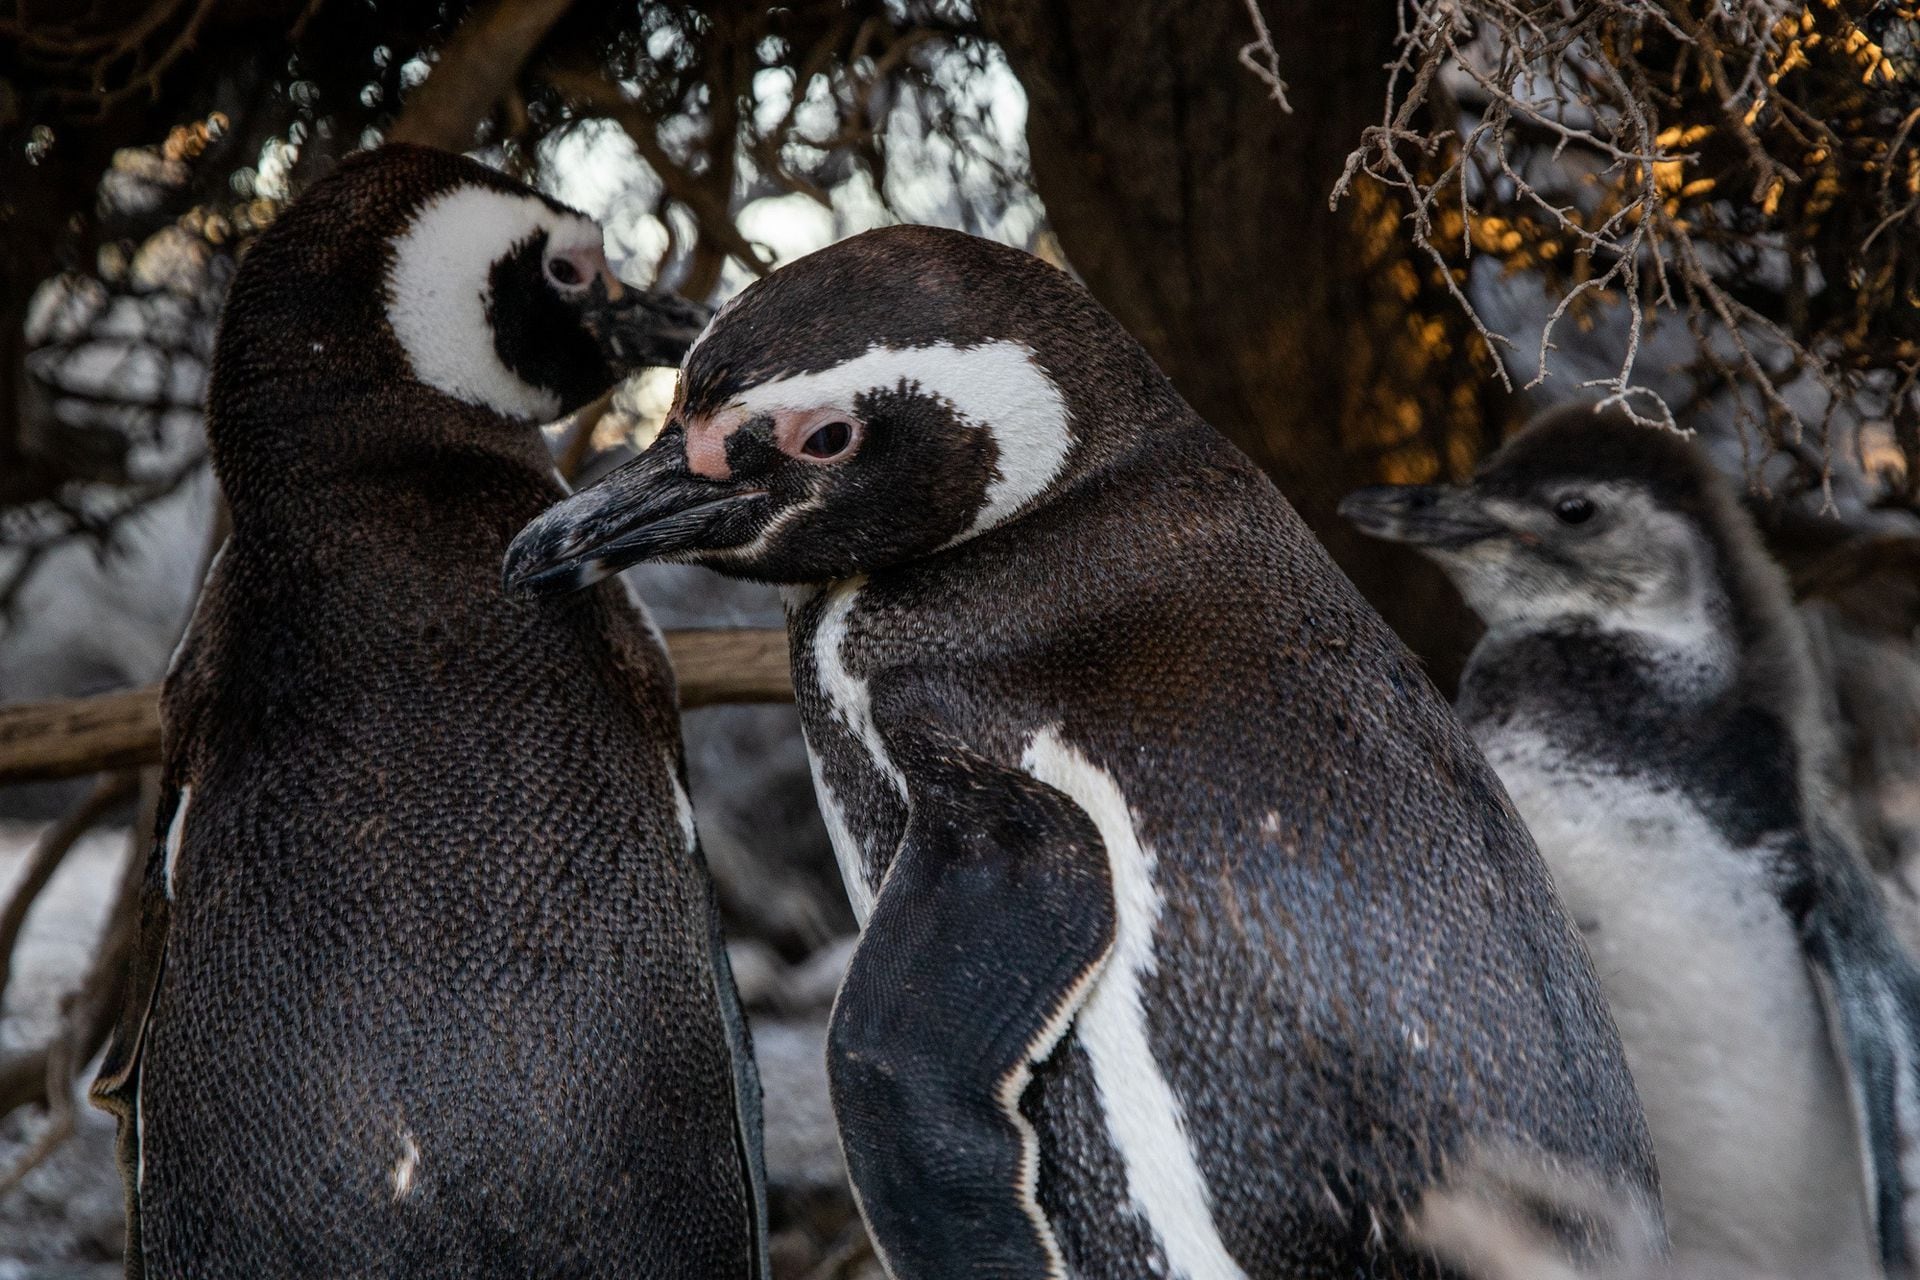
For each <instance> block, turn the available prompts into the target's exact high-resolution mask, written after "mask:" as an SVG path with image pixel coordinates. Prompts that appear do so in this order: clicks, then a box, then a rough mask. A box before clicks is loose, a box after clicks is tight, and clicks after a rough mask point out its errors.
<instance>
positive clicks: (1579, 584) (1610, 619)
mask: <svg viewBox="0 0 1920 1280" xmlns="http://www.w3.org/2000/svg"><path fill="white" fill-rule="evenodd" d="M1342 510H1343V512H1344V513H1345V514H1346V515H1347V517H1348V518H1349V519H1351V520H1352V521H1353V522H1354V523H1355V524H1357V525H1358V526H1359V527H1360V528H1362V529H1364V530H1366V531H1367V532H1369V533H1372V534H1374V535H1375V536H1378V537H1382V538H1388V539H1392V540H1394V541H1399V542H1405V543H1410V544H1412V545H1414V546H1417V547H1419V548H1421V549H1422V550H1423V551H1425V552H1426V553H1427V554H1428V555H1429V556H1430V557H1431V558H1432V559H1433V560H1435V561H1436V562H1437V563H1438V564H1440V566H1441V567H1442V568H1444V569H1445V570H1446V572H1447V573H1448V574H1449V576H1450V577H1451V578H1452V579H1453V581H1454V582H1455V584H1456V585H1458V587H1459V588H1460V591H1461V593H1462V594H1463V595H1464V596H1465V597H1466V599H1467V602H1468V603H1469V604H1470V605H1471V606H1472V607H1473V608H1474V610H1475V611H1476V612H1478V613H1479V615H1480V616H1481V618H1483V619H1484V620H1485V621H1486V624H1487V633H1486V635H1485V637H1484V638H1483V639H1482V640H1481V641H1480V643H1479V645H1478V647H1477V648H1476V649H1475V650H1474V652H1473V654H1472V656H1471V658H1470V659H1469V662H1468V666H1467V670H1466V672H1465V674H1464V675H1463V677H1462V681H1461V688H1460V696H1459V710H1460V713H1461V715H1462V717H1463V718H1464V719H1465V720H1466V721H1467V724H1468V725H1469V727H1470V728H1471V729H1472V730H1473V733H1474V736H1475V737H1476V738H1477V739H1478V741H1479V743H1480V745H1481V747H1482V749H1483V750H1484V751H1485V752H1486V753H1487V757H1488V759H1489V760H1491V761H1492V762H1493V765H1494V767H1495V769H1496V770H1498V771H1499V774H1500V777H1501V779H1502V781H1504V782H1505V783H1506V786H1507V790H1508V792H1509V793H1510V794H1511V795H1512V797H1513V799H1514V802H1515V803H1516V804H1517V805H1518V806H1519V808H1520V812H1521V814H1522V815H1523V816H1524V817H1525V818H1526V819H1527V822H1528V825H1529V826H1530V827H1531V828H1532V830H1533V834H1534V837H1535V839H1536V840H1537V841H1538V843H1539V845H1540V849H1541V852H1542V853H1544V854H1545V855H1546V858H1547V862H1548V864H1549V865H1550V866H1551V867H1552V869H1553V875H1554V880H1555V884H1556V886H1557V887H1558V889H1559V891H1560V893H1561V895H1562V897H1563V898H1564V899H1565V900H1566V902H1567V905H1568V907H1569V908H1570V909H1571V911H1572V912H1573V915H1574V918H1575V919H1576V920H1577V921H1578V922H1580V924H1581V926H1582V928H1583V929H1584V931H1585V932H1586V937H1587V944H1588V946H1589V947H1590V948H1591V950H1592V952H1593V956H1594V961H1595V963H1596V965H1597V967H1598V968H1599V970H1600V973H1601V975H1602V978H1603V980H1604V982H1605V984H1606V988H1607V994H1608V997H1609V1001H1610V1003H1611V1005H1612V1008H1613V1013H1614V1018H1615V1021H1616V1022H1617V1023H1618V1024H1619V1026H1620V1030H1621V1034H1622V1036H1623V1037H1624V1039H1625V1041H1626V1045H1627V1054H1628V1058H1629V1060H1630V1061H1631V1062H1632V1064H1633V1069H1634V1079H1635V1082H1636V1083H1637V1084H1638V1085H1639V1088H1640V1094H1641V1098H1642V1099H1643V1101H1644V1102H1645V1104H1646V1108H1647V1115H1648V1120H1649V1122H1650V1123H1651V1124H1652V1126H1653V1136H1654V1143H1655V1146H1656V1149H1657V1151H1658V1153H1659V1157H1660V1169H1661V1180H1662V1183H1663V1185H1664V1188H1665V1193H1666V1207H1667V1215H1668V1222H1669V1225H1670V1227H1671V1229H1672V1235H1673V1241H1674V1245H1675V1249H1676V1252H1677V1254H1678V1256H1680V1257H1681V1258H1683V1259H1684V1258H1687V1257H1689V1256H1692V1257H1699V1258H1705V1259H1710V1260H1712V1259H1717V1260H1724V1261H1727V1262H1731V1263H1734V1264H1738V1265H1743V1266H1746V1267H1749V1268H1752V1269H1755V1270H1770V1269H1771V1270H1779V1271H1784V1272H1785V1273H1786V1274H1791V1275H1821V1276H1857V1275H1865V1274H1869V1273H1870V1272H1871V1270H1872V1268H1873V1266H1874V1264H1875V1260H1876V1256H1877V1260H1878V1262H1879V1263H1880V1265H1882V1266H1884V1267H1885V1268H1886V1270H1887V1271H1888V1272H1889V1273H1890V1274H1895V1275H1909V1274H1911V1273H1912V1268H1913V1265H1914V1252H1913V1249H1914V1246H1913V1235H1912V1231H1913V1218H1914V1212H1915V1211H1914V1199H1915V1197H1914V1193H1913V1188H1914V1186H1915V1183H1914V1178H1915V1174H1916V1172H1920V1170H1916V1169H1915V1168H1914V1167H1913V1166H1912V1164H1911V1159H1912V1157H1911V1156H1904V1157H1903V1152H1904V1151H1905V1150H1906V1149H1907V1148H1908V1146H1909V1144H1910V1143H1912V1142H1913V1141H1914V1139H1915V1137H1916V1136H1920V977H1917V976H1916V974H1915V971H1914V968H1913V966H1912V964H1911V963H1910V962H1909V961H1908V959H1907V957H1906V956H1905V954H1904V952H1903V951H1902V949H1901V948H1900V947H1899V946H1898V945H1897V943H1896V942H1895V941H1894V938H1893V935H1892V934H1891V932H1890V929H1889V925H1888V921H1887V918H1886V914H1885V909H1884V906H1883V902H1882V900H1881V898H1880V896H1879V894H1878V891H1877V889H1876V886H1875V884H1874V882H1873V880H1872V877H1871V874H1870V872H1869V871H1868V869H1867V867H1866V865H1865V863H1864V861H1863V860H1862V858H1861V857H1860V855H1859V852H1858V849H1857V847H1856V844H1855V842H1854V840H1853V839H1852V838H1851V835H1850V833H1849V832H1848V831H1847V829H1846V828H1845V826H1844V824H1843V823H1842V822H1840V820H1839V819H1838V818H1837V816H1835V815H1836V813H1837V810H1836V809H1835V808H1834V806H1833V805H1832V804H1831V802H1830V800H1829V798H1828V796H1827V795H1826V794H1825V787H1824V783H1823V779H1825V778H1827V777H1829V776H1830V773H1829V770H1828V764H1827V755H1828V752H1829V751H1830V744H1829V743H1828V741H1827V737H1828V734H1827V729H1826V726H1825V723H1824V721H1823V718H1822V715H1821V710H1822V707H1823V705H1824V704H1823V701H1822V699H1821V697H1820V695H1819V692H1818V682H1817V679H1816V676H1815V673H1814V670H1813V667H1812V665H1811V659H1810V657H1809V653H1808V646H1807V642H1806V636H1805V633H1804V631H1803V630H1802V629H1801V626H1800V622H1799V620H1798V618H1797V616H1796V615H1795V613H1794V610H1793V607H1792V604H1791V601H1790V598H1789V596H1788V592H1787V588H1786V584H1785V581H1784V578H1783V576H1782V575H1781V573H1780V571H1779V569H1778V568H1777V567H1776V566H1775V565H1774V564H1773V563H1772V562H1771V561H1769V560H1768V559H1767V557H1766V556H1765V554H1764V553H1763V552H1762V551H1761V549H1760V544H1759V540H1758V537H1757V534H1756V532H1755V530H1754V529H1753V526H1752V523H1751V520H1750V518H1749V517H1748V516H1747V514H1746V513H1745V512H1744V511H1743V510H1742V509H1741V508H1740V506H1739V504H1738V503H1737V501H1736V500H1735V498H1734V495H1733V494H1732V492H1731V489H1730V486H1729V485H1728V484H1727V483H1726V482H1725V481H1724V480H1723V479H1722V478H1721V477H1720V476H1719V475H1718V474H1717V473H1716V472H1715V471H1714V470H1713V468H1712V466H1711V465H1710V464H1709V463H1708V462H1707V460H1706V458H1705V457H1704V456H1703V455H1702V454H1701V453H1700V451H1699V450H1698V449H1696V448H1695V447H1694V446H1693V445H1692V444H1690V443H1689V442H1687V441H1686V440H1685V439H1683V438H1682V437H1680V436H1678V435H1674V434H1671V433H1667V432H1661V431H1657V430H1653V429H1649V428H1644V427H1640V426H1637V425H1635V424H1634V423H1632V422H1631V421H1630V420H1627V419H1626V418H1625V417H1624V415H1617V414H1608V413H1595V412H1594V411H1593V410H1592V409H1590V408H1588V407H1586V406H1574V407H1571V408H1567V409H1564V410H1560V411H1557V412H1554V413H1552V414H1549V415H1547V416H1546V417H1545V418H1543V419H1542V420H1540V421H1539V422H1538V423H1537V424H1535V425H1533V426H1531V427H1529V428H1528V429H1527V430H1526V431H1525V432H1523V433H1522V434H1521V435H1519V436H1518V437H1516V438H1515V439H1514V440H1512V441H1510V442H1509V443H1508V444H1507V445H1506V446H1505V447H1504V448H1503V449H1501V450H1500V451H1499V452H1498V453H1496V454H1495V455H1494V456H1493V458H1492V459H1490V460H1489V461H1488V462H1487V464H1486V465H1485V467H1484V468H1482V470H1481V471H1480V472H1479V474H1478V475H1477V476H1475V478H1474V480H1473V483H1472V484H1471V485H1469V486H1466V487H1465V488H1453V487H1449V486H1444V485H1434V486H1412V487H1398V488H1395V487H1388V488H1378V489H1368V490H1362V491H1361V492H1359V493H1356V494H1354V495H1352V496H1351V497H1349V498H1348V499H1347V501H1346V502H1345V504H1344V505H1343V507H1342ZM1856 1119H1857V1121H1858V1124H1857V1126H1856V1123H1855V1122H1856ZM1863 1167H1864V1169H1865V1170H1866V1177H1865V1180H1864V1181H1863V1178H1862V1169H1863Z"/></svg>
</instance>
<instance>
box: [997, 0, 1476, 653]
mask: <svg viewBox="0 0 1920 1280" xmlns="http://www.w3.org/2000/svg"><path fill="white" fill-rule="evenodd" d="M981 9H982V18H983V20H984V22H985V25H986V27H987V30H988V32H989V34H990V35H992V36H993V38H994V39H996V40H997V41H998V42H999V43H1000V45H1001V46H1002V48H1003V49H1004V50H1005V51H1006V54H1007V57H1008V59H1009V62H1010V63H1011V65H1012V68H1013V70H1014V73H1015V74H1016V75H1017V76H1018V77H1019V79H1020V81H1021V83H1022V84H1023V86H1024V87H1025V89H1026V93H1027V98H1028V102H1029V109H1028V117H1027V138H1028V143H1029V147H1030V150H1031V154H1032V164H1033V172H1034V179H1035V184H1036V186H1037V188H1038V190H1039V194H1040V196H1041V198H1042V199H1043V200H1044V201H1045V202H1046V207H1047V212H1048V216H1049V218H1050V220H1051V222H1052V225H1053V228H1054V230H1055V233H1056V234H1057V235H1058V237H1059V240H1060V245H1061V248H1062V250H1063V251H1064V252H1065V254H1066V256H1067V258H1068V260H1069V261H1070V262H1071V264H1072V266H1073V267H1074V269H1075V270H1076V271H1077V272H1079V274H1080V275H1081V277H1082V278H1083V279H1084V280H1085V281H1086V282H1087V284H1088V286H1089V287H1090V288H1091V289H1092V290H1093V292H1094V294H1095V295H1096V296H1097V297H1099V298H1100V300H1101V301H1102V302H1103V303H1105V304H1106V306H1107V307H1108V308H1110V309H1111V310H1112V311H1113V312H1114V314H1115V315H1116V316H1118V317H1119V319H1120V320H1121V322H1122V323H1123V324H1125V325H1126V326H1127V328H1128V329H1130V330H1131V331H1132V332H1133V333H1134V334H1135V335H1136V336H1137V337H1139V339H1140V340H1141V341H1142V342H1143V343H1144V344H1145V345H1146V347H1147V349H1148V350H1149V351H1150V352H1151V353H1152V354H1153V357H1154V358H1155V360H1157V361H1158V362H1159V364H1160V366H1161V368H1163V369H1165V370H1166V371H1167V373H1168V374H1169V376H1171V377H1172V379H1173V381H1174V383H1175V384H1176V385H1177V386H1178V387H1179V389H1180V391H1181V393H1182V394H1183V395H1184V396H1186V398H1187V400H1188V401H1189V402H1190V403H1191V404H1192V405H1193V406H1194V408H1195V409H1197V410H1198V411H1199V412H1200V414H1201V415H1202V416H1203V417H1205V418H1206V419H1207V420H1208V421H1210V422H1212V423H1213V424H1214V425H1215V426H1216V427H1218V428H1219V429H1220V430H1222V431H1224V432H1225V433H1226V434H1227V435H1228V436H1230V437H1231V438H1232V439H1233V440H1235V441H1236V442H1237V443H1238V444H1240V446H1241V447H1242V448H1244V449H1246V450H1247V452H1248V453H1250V454H1251V455H1253V457H1254V458H1256V459H1257V460H1258V461H1259V462H1260V463H1261V464H1262V465H1263V466H1265V467H1266V468H1267V469H1268V470H1269V472H1270V473H1271V474H1272V475H1273V476H1274V477H1275V479H1276V480H1277V481H1278V482H1279V484H1280V487H1281V489H1282V490H1283V491H1284V492H1285V493H1286V494H1287V496H1288V497H1289V498H1290V499H1291V500H1292V501H1293V503H1294V504H1295V506H1296V507H1298V508H1299V510H1300V512H1301V514H1302V515H1303V516H1304V517H1305V518H1306V520H1307V522H1308V523H1309V524H1310V525H1311V526H1312V527H1313V529H1314V531H1315V532H1316V533H1318V534H1319V536H1320V537H1321V539H1322V540H1323V541H1325V542H1326V543H1327V545H1328V547H1329V548H1330V549H1331V550H1332V551H1333V553H1334V556H1335V557H1336V558H1337V559H1338V560H1339V562H1340V563H1341V565H1342V566H1343V567H1344V568H1345V569H1346V571H1347V572H1348V574H1349V575H1351V576H1352V577H1353V579H1354V580H1355V582H1357V583H1358V584H1359V586H1360V587H1361V589H1362V590H1363V591H1365V592H1366V594H1367V595H1368V597H1369V598H1370V599H1371V600H1372V601H1373V602H1374V604H1375V605H1376V606H1378V607H1379V608H1380V609H1381V610H1382V612H1383V613H1385V614H1386V616H1387V618H1388V620H1389V621H1390V622H1392V623H1393V625H1394V626H1395V628H1396V629H1397V630H1398V631H1399V632H1400V634H1401V635H1402V636H1403V637H1405V638H1406V639H1407V640H1408V641H1409V642H1410V643H1411V644H1412V645H1413V647H1414V648H1415V649H1416V650H1418V651H1419V652H1420V653H1421V654H1422V656H1423V657H1424V658H1426V659H1427V661H1428V663H1429V667H1430V670H1432V672H1433V674H1434V675H1435V677H1436V678H1437V679H1439V680H1440V681H1441V682H1442V683H1443V685H1444V684H1450V683H1451V681H1452V679H1453V678H1454V676H1455V674H1456V673H1457V671H1458V667H1459V663H1460V662H1461V660H1462V659H1463V657H1464V654H1465V652H1466V648H1467V646H1468V645H1470V643H1471V640H1472V637H1473V634H1474V630H1473V625H1472V622H1471V619H1470V617H1469V615H1467V613H1466V611H1465V609H1464V607H1463V606H1462V605H1461V604H1460V603H1459V600H1458V598H1457V597H1456V596H1455V595H1454V594H1453V592H1452V590H1451V588H1449V587H1447V586H1446V585H1445V583H1444V581H1443V580H1442V579H1441V577H1440V575H1439V574H1438V573H1437V572H1436V571H1434V570H1433V569H1432V568H1430V567H1429V566H1427V565H1425V564H1424V563H1422V562H1420V561H1419V560H1417V559H1416V558H1414V557H1412V556H1410V555H1408V554H1407V553H1405V552H1404V551H1403V550H1401V549H1399V548H1395V547H1389V546H1386V545H1384V544H1379V543H1374V542H1370V541H1368V540H1365V539H1363V538H1361V537H1359V536H1358V535H1357V534H1355V533H1354V532H1353V531H1352V530H1350V529H1349V528H1347V526H1346V525H1345V524H1344V522H1342V521H1341V520H1340V519H1339V518H1338V517H1337V516H1336V515H1335V512H1334V507H1335V504H1336V503H1337V502H1338V501H1339V499H1340V498H1341V497H1342V496H1343V495H1344V494H1345V493H1347V492H1348V491H1350V490H1351V489H1353V488H1356V487H1358V486H1360V485H1363V484H1368V483H1373V482H1376V481H1379V480H1382V479H1417V478H1423V473H1424V474H1425V475H1428V476H1430V475H1432V474H1434V473H1435V472H1445V471H1457V470H1459V469H1460V468H1462V467H1463V466H1464V465H1466V463H1467V462H1468V461H1469V460H1470V458H1471V455H1472V453H1473V452H1474V451H1475V448H1476V447H1477V440H1478V438H1479V434H1480V430H1481V419H1482V416H1483V414H1484V413H1485V412H1486V411H1487V406H1486V405H1485V404H1484V403H1482V400H1481V397H1482V396H1483V394H1484V392H1483V391H1482V390H1481V389H1480V388H1481V387H1482V386H1484V383H1483V382H1481V381H1480V380H1479V379H1478V377H1476V376H1473V374H1474V371H1473V370H1472V369H1470V368H1468V366H1470V365H1472V364H1473V363H1474V361H1473V359H1472V358H1471V357H1472V356H1473V354H1474V353H1472V352H1471V351H1468V350H1466V349H1464V348H1463V347H1462V346H1460V344H1458V343H1457V341H1456V342H1455V343H1454V346H1453V349H1451V350H1448V349H1447V342H1446V339H1445V338H1444V336H1443V335H1441V334H1440V331H1438V330H1436V329H1435V328H1434V327H1433V322H1430V321H1427V320H1425V319H1423V317H1422V316H1421V315H1420V314H1419V313H1418V308H1417V306H1411V305H1408V304H1409V303H1416V302H1417V299H1415V298H1412V297H1410V296H1409V294H1410V293H1413V292H1418V290H1415V289H1410V287H1409V282H1410V281H1411V280H1412V279H1413V276H1412V275H1411V274H1410V270H1411V269H1410V268H1409V266H1408V264H1407V259H1406V256H1405V253H1404V250H1403V249H1402V248H1401V247H1400V245H1399V244H1398V243H1397V241H1396V228H1395V224H1396V217H1395V213H1394V211H1393V210H1392V209H1391V208H1390V207H1389V206H1387V205H1386V204H1385V202H1384V201H1382V200H1380V199H1379V198H1378V194H1377V192H1376V193H1372V194H1373V196H1374V198H1373V200H1372V201H1371V202H1369V201H1368V200H1366V199H1364V198H1363V199H1361V200H1357V201H1348V202H1347V203H1346V204H1343V206H1342V207H1341V208H1340V209H1339V210H1330V209H1329V207H1328V193H1329V191H1330V190H1331V188H1332V187H1333V184H1334V181H1335V179H1336V178H1337V177H1338V176H1339V173H1340V170H1341V167H1342V165H1343V163H1344V160H1345V157H1346V155H1347V153H1348V152H1349V151H1350V150H1351V149H1352V148H1353V147H1354V146H1355V144H1356V143H1357V142H1358V140H1359V137H1360V133H1361V130H1362V129H1363V128H1364V127H1365V126H1366V125H1368V124H1372V123H1376V122H1377V119H1378V115H1379V112H1380V109H1381V103H1382V101H1383V95H1384V92H1385V83H1386V80H1385V75H1386V73H1385V69H1384V68H1385V64H1386V63H1388V62H1389V61H1390V60H1391V58H1392V56H1393V38H1394V33H1395V17H1394V2H1393V0H1356V2H1355V3H1352V4H1342V5H1329V4H1318V3H1312V2H1311V0H1266V2H1265V5H1264V10H1265V13H1266V16H1267V18H1268V21H1269V23H1270V25H1271V26H1272V28H1273V31H1274V33H1275V38H1276V43H1277V44H1278V46H1279V49H1280V53H1281V58H1282V66H1281V72H1282V74H1283V75H1284V76H1285V77H1286V79H1287V87H1288V97H1289V98H1290V100H1291V102H1292V105H1293V113H1292V114H1291V115H1288V114H1285V113H1283V112H1282V111H1281V110H1280V109H1279V108H1278V106H1277V105H1276V104H1275V102H1274V101H1273V99H1272V97H1271V96H1269V90H1268V88H1267V86H1266V85H1264V84H1262V83H1261V82H1260V80H1259V79H1257V78H1256V77H1255V76H1253V75H1252V74H1251V73H1249V72H1248V71H1247V70H1246V69H1245V68H1244V67H1243V66H1242V65H1240V63H1239V61H1238V54H1239V51H1240V49H1241V48H1242V47H1243V46H1244V45H1246V44H1247V43H1248V42H1249V41H1250V40H1252V39H1253V35H1254V29H1253V25H1252V20H1251V18H1250V17H1249V15H1248V13H1247V10H1246V9H1245V7H1244V5H1243V4H1242V3H1241V0H1195V3H1191V4H1180V5H1156V4H1150V3H1133V4H1115V3H1113V0H1060V2H1059V3H1050V4H1045V5H1034V4H1028V3H1025V0H983V2H982V4H981ZM1363 194H1364V193H1363ZM1437 313H1438V309H1437V308H1436V314H1437ZM1441 323H1444V322H1441ZM1436 339H1438V340H1436ZM1443 419H1444V420H1447V421H1449V422H1451V423H1452V424H1454V425H1453V426H1451V427H1448V428H1446V429H1445V430H1444V431H1442V432H1440V433H1438V434H1436V432H1435V430H1434V427H1435V425H1436V424H1438V423H1440V422H1441V421H1442V420H1443ZM1462 423H1466V424H1468V426H1469V428H1470V432H1469V435H1470V437H1471V438H1469V439H1465V440H1463V439H1462V437H1461V434H1460V424H1462Z"/></svg>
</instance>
